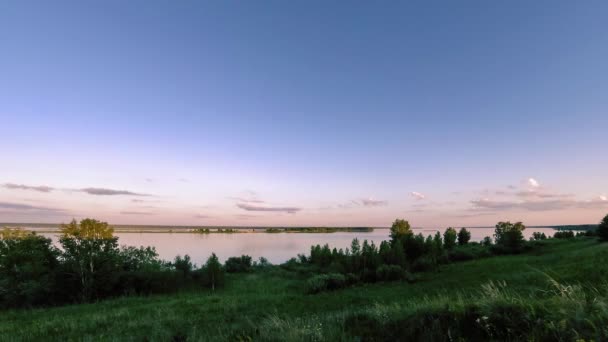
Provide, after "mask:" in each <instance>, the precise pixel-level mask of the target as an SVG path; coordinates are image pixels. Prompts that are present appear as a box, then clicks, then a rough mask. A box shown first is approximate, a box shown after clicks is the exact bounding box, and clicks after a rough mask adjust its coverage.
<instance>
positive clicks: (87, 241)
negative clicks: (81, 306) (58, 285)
mask: <svg viewBox="0 0 608 342" xmlns="http://www.w3.org/2000/svg"><path fill="white" fill-rule="evenodd" d="M59 242H60V243H61V247H62V248H63V253H62V259H63V261H64V266H65V267H66V272H67V273H68V275H69V276H71V278H72V279H74V280H75V281H77V284H78V285H77V288H78V291H79V293H80V298H81V299H82V300H84V301H86V300H90V299H92V298H94V297H97V296H99V295H101V294H103V293H104V292H105V291H107V290H109V289H110V288H111V287H112V285H113V280H114V278H115V276H117V273H116V270H117V268H118V257H117V256H118V253H119V250H118V238H117V237H115V236H114V229H113V228H112V227H110V226H109V225H108V223H107V222H100V221H97V220H93V219H84V220H82V221H80V224H79V223H77V222H76V220H72V222H70V223H69V224H62V225H61V236H60V237H59Z"/></svg>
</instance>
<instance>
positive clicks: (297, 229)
mask: <svg viewBox="0 0 608 342" xmlns="http://www.w3.org/2000/svg"><path fill="white" fill-rule="evenodd" d="M373 231H374V228H370V227H286V228H276V227H275V228H266V230H265V232H266V233H337V232H360V233H369V232H373Z"/></svg>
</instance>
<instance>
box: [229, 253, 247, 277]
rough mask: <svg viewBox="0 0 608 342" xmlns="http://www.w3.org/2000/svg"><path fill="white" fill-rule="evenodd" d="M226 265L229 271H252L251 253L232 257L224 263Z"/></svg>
mask: <svg viewBox="0 0 608 342" xmlns="http://www.w3.org/2000/svg"><path fill="white" fill-rule="evenodd" d="M224 267H225V268H226V272H228V273H242V272H249V271H251V257H250V256H249V255H242V256H240V257H230V258H228V260H226V262H225V263H224Z"/></svg>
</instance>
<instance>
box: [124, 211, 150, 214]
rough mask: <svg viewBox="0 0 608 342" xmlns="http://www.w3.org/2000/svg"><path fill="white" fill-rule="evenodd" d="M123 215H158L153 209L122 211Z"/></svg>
mask: <svg viewBox="0 0 608 342" xmlns="http://www.w3.org/2000/svg"><path fill="white" fill-rule="evenodd" d="M120 214H121V215H156V213H153V212H151V211H121V212H120Z"/></svg>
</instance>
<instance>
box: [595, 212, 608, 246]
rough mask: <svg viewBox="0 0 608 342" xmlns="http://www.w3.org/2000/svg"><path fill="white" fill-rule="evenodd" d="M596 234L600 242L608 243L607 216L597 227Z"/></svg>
mask: <svg viewBox="0 0 608 342" xmlns="http://www.w3.org/2000/svg"><path fill="white" fill-rule="evenodd" d="M596 234H597V236H598V238H599V240H600V241H608V215H606V216H604V218H603V219H602V222H600V224H599V226H597V229H596Z"/></svg>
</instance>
